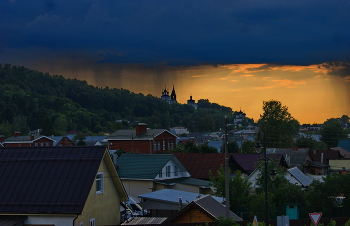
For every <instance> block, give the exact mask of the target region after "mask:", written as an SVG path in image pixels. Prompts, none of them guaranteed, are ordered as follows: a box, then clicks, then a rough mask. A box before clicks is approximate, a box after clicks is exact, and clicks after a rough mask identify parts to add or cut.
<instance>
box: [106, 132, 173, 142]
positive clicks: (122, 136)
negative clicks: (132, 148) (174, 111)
mask: <svg viewBox="0 0 350 226" xmlns="http://www.w3.org/2000/svg"><path fill="white" fill-rule="evenodd" d="M163 132H167V133H169V134H171V135H173V136H174V137H176V136H175V135H174V134H172V133H170V132H169V131H168V130H165V129H147V131H146V132H143V133H142V134H139V135H136V130H135V129H127V130H117V131H115V132H114V133H112V134H110V135H109V136H108V137H105V140H131V139H134V140H152V139H153V138H154V137H157V136H158V135H159V134H161V133H163Z"/></svg>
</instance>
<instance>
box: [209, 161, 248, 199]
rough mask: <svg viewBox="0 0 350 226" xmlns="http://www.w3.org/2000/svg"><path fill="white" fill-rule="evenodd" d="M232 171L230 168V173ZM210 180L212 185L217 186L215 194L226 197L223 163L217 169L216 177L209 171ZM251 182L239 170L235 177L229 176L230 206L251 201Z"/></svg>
mask: <svg viewBox="0 0 350 226" xmlns="http://www.w3.org/2000/svg"><path fill="white" fill-rule="evenodd" d="M230 174H231V171H230V170H229V175H230ZM209 180H210V183H211V185H212V186H213V187H214V188H215V191H216V192H215V195H216V196H219V197H225V169H224V167H223V166H222V165H221V167H220V169H219V170H218V171H217V177H214V176H213V174H212V172H211V171H209ZM250 186H251V184H250V182H249V181H248V180H246V179H245V178H243V177H242V174H241V172H240V171H239V170H238V171H237V172H236V174H235V176H234V177H229V189H230V190H229V196H230V206H245V205H246V204H247V203H248V201H249V192H250Z"/></svg>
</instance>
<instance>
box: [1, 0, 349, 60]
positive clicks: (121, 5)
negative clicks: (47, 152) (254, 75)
mask: <svg viewBox="0 0 350 226" xmlns="http://www.w3.org/2000/svg"><path fill="white" fill-rule="evenodd" d="M349 12H350V3H349V1H345V0H343V1H336V2H334V1H322V0H321V1H301V0H300V1H299V0H297V1H260V0H259V1H258V0H256V1H209V0H208V1H206V0H200V1H199V0H198V1H197V0H188V1H182V0H179V1H161V0H154V1H152V0H150V1H117V0H115V1H105V0H71V1H57V0H46V1H44V0H33V1H27V0H7V1H6V2H5V3H4V4H3V6H2V7H1V9H0V21H1V24H2V26H1V27H0V33H1V34H2V35H1V37H0V50H2V51H1V52H0V60H1V61H3V60H5V59H6V58H5V56H4V55H3V54H2V53H3V52H4V51H5V50H6V49H7V50H13V49H17V50H18V49H27V48H45V49H48V50H51V51H52V54H53V55H54V54H55V51H58V50H59V51H61V52H62V51H66V53H67V54H75V55H79V57H84V55H85V54H87V55H89V57H91V56H93V57H95V61H96V62H100V63H141V64H146V65H149V64H153V65H154V64H159V63H161V64H163V63H165V64H170V65H186V64H187V65H191V64H225V63H277V64H303V65H307V64H315V63H322V62H330V61H349V60H350V54H349V52H350V41H349V40H350V29H349V27H350V14H349ZM9 53H11V51H9ZM28 54H29V53H28ZM35 57H40V56H35Z"/></svg>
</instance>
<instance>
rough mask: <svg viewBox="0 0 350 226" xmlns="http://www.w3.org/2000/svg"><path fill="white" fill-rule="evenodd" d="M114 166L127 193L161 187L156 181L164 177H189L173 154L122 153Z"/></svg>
mask: <svg viewBox="0 0 350 226" xmlns="http://www.w3.org/2000/svg"><path fill="white" fill-rule="evenodd" d="M116 168H117V171H118V174H119V176H120V179H121V180H122V182H123V184H124V187H125V189H126V191H127V193H128V194H129V195H130V196H133V197H138V195H140V194H144V193H148V192H152V191H156V190H157V189H163V188H164V186H165V185H161V184H157V182H160V181H163V180H165V179H176V178H183V177H190V174H189V173H188V172H187V170H186V169H185V167H184V166H183V165H182V164H181V162H180V161H179V160H178V159H177V158H176V157H175V155H173V154H127V153H126V154H122V155H121V156H120V157H119V158H118V159H117V164H116Z"/></svg>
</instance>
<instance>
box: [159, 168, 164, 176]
mask: <svg viewBox="0 0 350 226" xmlns="http://www.w3.org/2000/svg"><path fill="white" fill-rule="evenodd" d="M162 177H163V170H162V169H161V170H160V172H159V178H162Z"/></svg>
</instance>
